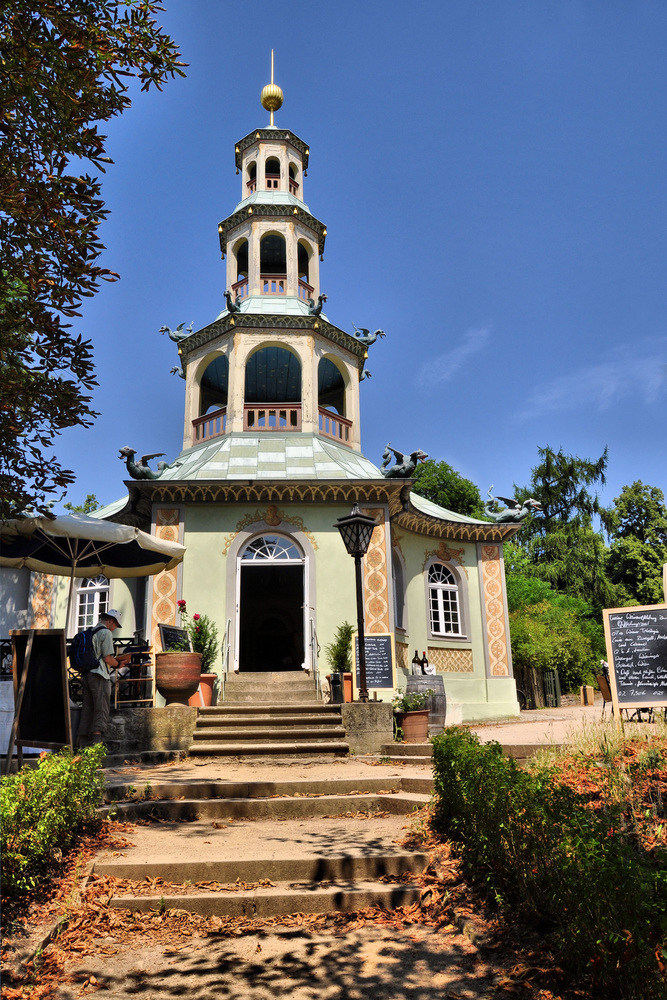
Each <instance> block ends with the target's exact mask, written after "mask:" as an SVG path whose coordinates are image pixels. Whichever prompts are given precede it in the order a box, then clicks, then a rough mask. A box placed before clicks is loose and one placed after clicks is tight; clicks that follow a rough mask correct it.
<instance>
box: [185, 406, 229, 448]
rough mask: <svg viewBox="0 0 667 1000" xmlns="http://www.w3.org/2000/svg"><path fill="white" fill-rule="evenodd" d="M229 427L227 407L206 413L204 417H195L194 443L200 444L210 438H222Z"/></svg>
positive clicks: (193, 424)
mask: <svg viewBox="0 0 667 1000" xmlns="http://www.w3.org/2000/svg"><path fill="white" fill-rule="evenodd" d="M226 427H227V407H226V406H221V407H220V409H219V410H213V411H212V412H211V413H205V414H204V416H203V417H195V419H194V420H193V421H192V443H193V444H199V443H200V442H201V441H208V440H209V439H210V438H217V437H220V436H221V434H224V433H225V429H226Z"/></svg>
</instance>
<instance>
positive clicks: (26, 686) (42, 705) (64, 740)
mask: <svg viewBox="0 0 667 1000" xmlns="http://www.w3.org/2000/svg"><path fill="white" fill-rule="evenodd" d="M9 635H10V637H11V640H12V673H13V675H14V722H13V724H12V731H11V736H10V741H9V746H8V748H7V761H6V769H7V770H6V773H9V766H10V764H11V757H12V752H13V749H14V746H16V749H17V753H18V759H19V766H20V765H21V762H22V752H21V751H22V748H23V747H40V748H43V749H45V750H59V749H60V748H61V747H65V746H69V747H71V746H72V728H71V722H70V712H69V693H68V687H67V661H66V657H65V631H64V629H15V630H13V631H10V633H9Z"/></svg>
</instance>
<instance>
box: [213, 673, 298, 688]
mask: <svg viewBox="0 0 667 1000" xmlns="http://www.w3.org/2000/svg"><path fill="white" fill-rule="evenodd" d="M225 683H226V684H252V683H262V684H264V685H268V684H276V685H288V684H299V683H308V684H310V686H311V687H314V685H315V680H314V678H313V677H312V675H311V674H307V673H306V672H305V671H304V670H273V671H271V670H244V671H243V672H241V673H234V672H232V673H229V674H227V675H226V677H225Z"/></svg>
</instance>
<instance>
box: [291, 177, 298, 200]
mask: <svg viewBox="0 0 667 1000" xmlns="http://www.w3.org/2000/svg"><path fill="white" fill-rule="evenodd" d="M289 193H290V194H293V195H295V196H298V194H299V185H298V184H297V182H296V181H294V180H292V178H291V177H290V179H289Z"/></svg>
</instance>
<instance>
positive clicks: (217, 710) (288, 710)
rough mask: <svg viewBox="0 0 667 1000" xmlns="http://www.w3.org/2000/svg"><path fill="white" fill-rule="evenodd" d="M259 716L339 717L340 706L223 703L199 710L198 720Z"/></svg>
mask: <svg viewBox="0 0 667 1000" xmlns="http://www.w3.org/2000/svg"><path fill="white" fill-rule="evenodd" d="M243 713H245V714H247V715H259V716H269V715H270V716H271V717H272V718H273V717H274V716H278V715H290V714H292V715H309V714H310V715H338V716H340V705H325V704H324V703H323V702H321V701H308V702H297V703H296V704H294V703H293V702H291V701H290V702H266V703H263V704H261V705H257V706H248V705H245V704H240V705H228V704H227V702H223V703H222V704H220V705H213V706H211V707H209V708H200V709H199V718H200V719H202V718H204V719H205V718H208V717H209V716H215V715H239V714H243Z"/></svg>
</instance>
